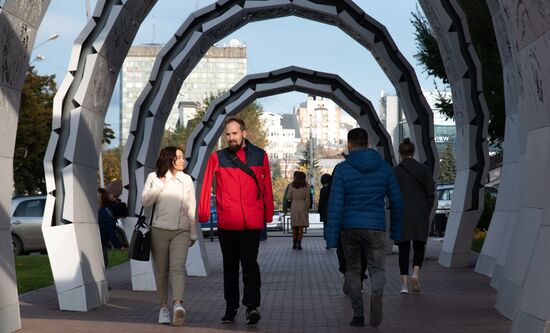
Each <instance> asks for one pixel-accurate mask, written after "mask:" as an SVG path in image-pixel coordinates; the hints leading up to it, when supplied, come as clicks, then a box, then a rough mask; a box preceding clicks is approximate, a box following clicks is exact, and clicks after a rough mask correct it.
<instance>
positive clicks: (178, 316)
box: [173, 303, 185, 326]
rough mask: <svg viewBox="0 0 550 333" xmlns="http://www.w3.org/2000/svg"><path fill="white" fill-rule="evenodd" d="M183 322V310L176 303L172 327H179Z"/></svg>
mask: <svg viewBox="0 0 550 333" xmlns="http://www.w3.org/2000/svg"><path fill="white" fill-rule="evenodd" d="M184 321H185V309H184V308H183V306H182V305H181V304H180V303H178V304H176V305H174V323H173V324H174V326H181V325H183V322H184Z"/></svg>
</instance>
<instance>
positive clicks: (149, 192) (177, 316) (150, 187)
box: [141, 146, 198, 325]
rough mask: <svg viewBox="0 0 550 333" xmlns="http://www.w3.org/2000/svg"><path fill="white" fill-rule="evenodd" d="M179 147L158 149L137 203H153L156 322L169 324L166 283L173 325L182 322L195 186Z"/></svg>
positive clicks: (193, 233)
mask: <svg viewBox="0 0 550 333" xmlns="http://www.w3.org/2000/svg"><path fill="white" fill-rule="evenodd" d="M184 168H185V159H184V154H183V150H182V149H180V148H178V147H174V146H169V147H165V148H163V149H162V150H161V151H160V154H159V157H158V158H157V162H156V166H155V171H154V172H151V173H150V174H149V175H148V176H147V180H146V181H145V185H144V187H143V193H142V195H141V202H142V204H143V207H151V206H153V216H152V221H153V223H152V224H153V225H152V226H153V228H152V230H151V254H152V255H153V264H154V265H153V267H154V270H155V279H156V283H157V295H158V298H159V303H160V311H159V319H158V322H159V324H170V310H169V308H168V302H167V299H168V283H169V282H170V287H171V289H172V303H173V310H172V311H173V321H172V323H173V325H183V322H184V321H185V316H186V312H185V309H184V308H183V305H182V302H183V294H184V290H185V262H186V261H187V252H188V251H189V247H191V246H193V244H195V241H196V240H197V237H198V234H197V221H196V218H195V211H196V208H197V207H196V199H195V187H194V184H193V180H192V179H191V177H190V176H189V175H187V174H185V173H184V172H183V170H184Z"/></svg>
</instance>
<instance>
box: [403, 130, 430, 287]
mask: <svg viewBox="0 0 550 333" xmlns="http://www.w3.org/2000/svg"><path fill="white" fill-rule="evenodd" d="M414 150H415V148H414V144H413V143H412V142H411V140H410V139H409V138H405V139H404V140H403V142H402V143H401V144H400V145H399V154H400V155H401V159H402V160H401V163H399V165H397V166H396V167H394V168H393V170H394V172H395V176H396V178H397V181H398V183H399V188H400V189H401V195H402V196H403V227H402V230H401V239H400V240H398V241H396V242H395V243H396V245H397V246H398V247H399V270H400V271H401V293H402V294H407V293H408V292H409V287H408V286H409V284H408V277H409V253H410V249H411V242H412V244H413V273H412V275H411V291H412V292H420V268H421V267H422V262H423V261H424V252H425V248H426V241H427V239H428V228H429V226H430V212H431V210H432V206H433V203H434V199H435V184H434V180H433V177H432V173H431V172H430V170H429V169H428V167H426V166H425V165H424V164H421V163H419V162H418V161H416V160H415V159H414V157H413V156H414Z"/></svg>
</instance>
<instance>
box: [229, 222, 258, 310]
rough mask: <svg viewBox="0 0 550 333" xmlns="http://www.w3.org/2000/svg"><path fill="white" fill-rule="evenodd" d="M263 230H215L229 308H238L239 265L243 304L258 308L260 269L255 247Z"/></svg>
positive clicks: (256, 247)
mask: <svg viewBox="0 0 550 333" xmlns="http://www.w3.org/2000/svg"><path fill="white" fill-rule="evenodd" d="M261 232H262V229H254V230H224V229H218V237H219V239H220V247H221V249H222V256H223V292H224V297H225V303H226V306H227V307H228V308H234V309H236V308H238V307H239V299H240V295H239V262H240V264H241V266H242V269H243V302H242V303H243V305H244V306H246V307H248V308H257V307H258V306H260V301H261V296H260V286H261V278H260V266H259V265H258V248H259V247H260V234H261Z"/></svg>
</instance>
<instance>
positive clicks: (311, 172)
mask: <svg viewBox="0 0 550 333" xmlns="http://www.w3.org/2000/svg"><path fill="white" fill-rule="evenodd" d="M309 120H310V122H309V176H310V181H309V186H310V193H311V199H312V202H311V207H312V208H314V204H313V198H314V195H313V194H314V193H313V189H315V185H314V183H315V175H314V169H313V124H314V123H313V111H312V113H310V115H309Z"/></svg>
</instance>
